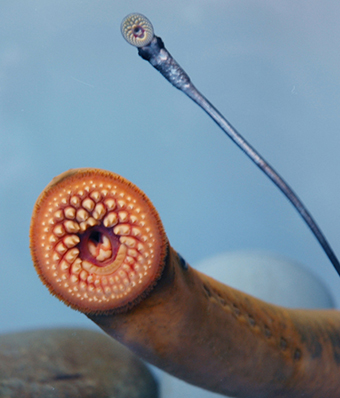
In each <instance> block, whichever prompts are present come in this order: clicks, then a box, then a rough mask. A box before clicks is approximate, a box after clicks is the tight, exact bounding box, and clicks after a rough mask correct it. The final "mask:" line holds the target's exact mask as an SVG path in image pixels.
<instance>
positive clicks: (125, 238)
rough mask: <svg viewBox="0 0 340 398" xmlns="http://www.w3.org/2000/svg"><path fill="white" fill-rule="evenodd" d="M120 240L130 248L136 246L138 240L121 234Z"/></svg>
mask: <svg viewBox="0 0 340 398" xmlns="http://www.w3.org/2000/svg"><path fill="white" fill-rule="evenodd" d="M119 240H120V242H121V243H123V244H124V245H125V246H127V247H128V248H134V247H135V246H136V240H135V239H133V238H131V237H129V236H121V237H120V238H119Z"/></svg>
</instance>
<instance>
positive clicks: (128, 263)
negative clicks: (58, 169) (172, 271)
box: [30, 169, 167, 313]
mask: <svg viewBox="0 0 340 398" xmlns="http://www.w3.org/2000/svg"><path fill="white" fill-rule="evenodd" d="M30 237H31V251H32V256H33V260H34V264H35V267H36V270H37V272H38V274H39V276H40V278H41V279H42V281H43V282H44V283H45V284H46V285H47V287H48V288H49V290H50V291H51V293H53V294H55V295H56V296H57V297H58V298H60V299H61V300H63V301H64V302H65V303H66V304H68V305H70V306H71V307H73V308H75V309H78V310H80V311H82V312H85V313H102V312H104V313H105V312H107V313H112V312H121V311H124V310H126V309H128V308H131V307H132V306H133V305H135V304H136V303H138V302H139V301H140V300H141V299H142V298H144V297H145V295H146V294H148V293H149V292H150V291H151V290H152V288H153V287H154V285H155V284H156V283H157V280H158V279H159V277H160V275H161V273H162V270H163V266H164V258H165V254H166V249H167V240H166V236H165V232H164V229H163V226H162V224H161V221H160V218H159V216H158V213H157V212H156V210H155V208H154V206H153V205H152V203H151V202H150V200H149V199H148V198H147V197H146V196H145V194H144V193H143V192H142V191H140V190H139V189H138V188H137V187H136V186H135V185H133V184H132V183H130V182H129V181H127V180H125V179H124V178H123V177H120V176H119V175H117V174H114V173H110V172H106V171H103V170H98V169H75V170H70V171H68V172H66V173H63V174H61V175H60V176H58V177H56V178H55V179H54V180H52V182H51V183H50V184H49V185H48V186H47V187H46V188H45V190H44V191H43V192H42V194H41V195H40V197H39V198H38V200H37V203H36V205H35V208H34V211H33V217H32V223H31V231H30Z"/></svg>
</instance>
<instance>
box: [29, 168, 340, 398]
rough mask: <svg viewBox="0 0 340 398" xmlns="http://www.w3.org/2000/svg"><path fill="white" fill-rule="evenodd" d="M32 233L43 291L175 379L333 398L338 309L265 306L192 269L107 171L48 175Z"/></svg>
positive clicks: (145, 207)
mask: <svg viewBox="0 0 340 398" xmlns="http://www.w3.org/2000/svg"><path fill="white" fill-rule="evenodd" d="M30 237H31V251H32V257H33V261H34V264H35V267H36V270H37V272H38V274H39V276H40V278H41V279H42V281H43V282H44V283H45V284H46V285H47V287H48V288H49V290H50V292H51V293H52V294H55V295H56V296H57V297H58V298H59V299H61V300H62V301H64V302H65V303H66V304H67V305H70V306H71V307H72V308H74V309H77V310H79V311H81V312H83V313H85V314H86V315H87V316H88V317H89V318H90V319H91V320H92V321H94V322H95V323H96V324H97V325H98V326H100V327H101V328H102V329H103V330H104V331H105V332H106V333H107V334H109V335H110V336H112V337H113V338H115V339H117V340H118V341H120V342H121V343H123V344H124V345H126V346H127V347H129V348H130V349H131V350H132V351H134V352H135V353H136V354H137V355H139V356H140V357H142V358H143V359H145V360H146V361H148V362H150V363H152V364H154V365H156V366H158V367H159V368H161V369H163V370H165V371H167V372H169V373H171V374H173V375H174V376H177V377H179V378H181V379H183V380H185V381H187V382H189V383H192V384H194V385H197V386H200V387H202V388H205V389H208V390H211V391H214V392H217V393H220V394H225V395H229V396H235V397H244V398H260V397H261V398H263V397H266V398H288V397H289V398H298V397H304V398H320V397H327V398H338V397H339V396H340V312H338V311H335V310H324V311H320V310H318V311H316V310H293V309H286V308H283V307H278V306H275V305H271V304H268V303H266V302H264V301H261V300H258V299H256V298H254V297H251V296H249V295H247V294H245V293H242V292H240V291H238V290H236V289H233V288H231V287H228V286H226V285H224V284H221V283H219V282H218V281H215V280H213V279H212V278H210V277H208V276H206V275H204V274H202V273H200V272H198V271H196V270H194V269H193V268H191V267H190V266H189V265H188V264H187V263H186V262H185V261H184V260H183V258H182V257H181V256H179V255H178V254H177V252H176V251H175V250H174V249H173V248H172V247H171V246H170V244H169V242H168V239H167V237H166V234H165V232H164V228H163V226H162V223H161V221H160V218H159V216H158V213H157V211H156V210H155V208H154V207H153V205H152V204H151V202H150V200H149V199H148V198H147V197H146V196H145V194H144V193H142V192H141V191H140V190H139V189H138V188H137V187H135V186H134V185H133V184H132V183H130V182H128V181H127V180H125V179H124V178H122V177H120V176H118V175H117V174H114V173H110V172H107V171H102V170H98V169H76V170H70V171H68V172H66V173H64V174H62V175H60V176H59V177H56V178H55V179H54V180H52V182H51V183H50V184H49V185H48V186H47V187H46V189H45V190H44V191H43V193H42V194H41V195H40V197H39V198H38V200H37V203H36V205H35V209H34V211H33V217H32V223H31V231H30Z"/></svg>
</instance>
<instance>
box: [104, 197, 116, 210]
mask: <svg viewBox="0 0 340 398" xmlns="http://www.w3.org/2000/svg"><path fill="white" fill-rule="evenodd" d="M104 203H105V205H106V207H107V210H109V211H110V210H114V209H115V208H116V202H115V200H114V199H106V200H105V201H104Z"/></svg>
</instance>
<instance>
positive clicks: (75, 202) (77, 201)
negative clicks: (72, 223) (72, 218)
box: [70, 196, 80, 207]
mask: <svg viewBox="0 0 340 398" xmlns="http://www.w3.org/2000/svg"><path fill="white" fill-rule="evenodd" d="M70 203H71V205H72V206H74V207H79V206H80V199H79V198H78V196H72V198H71V199H70Z"/></svg>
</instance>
